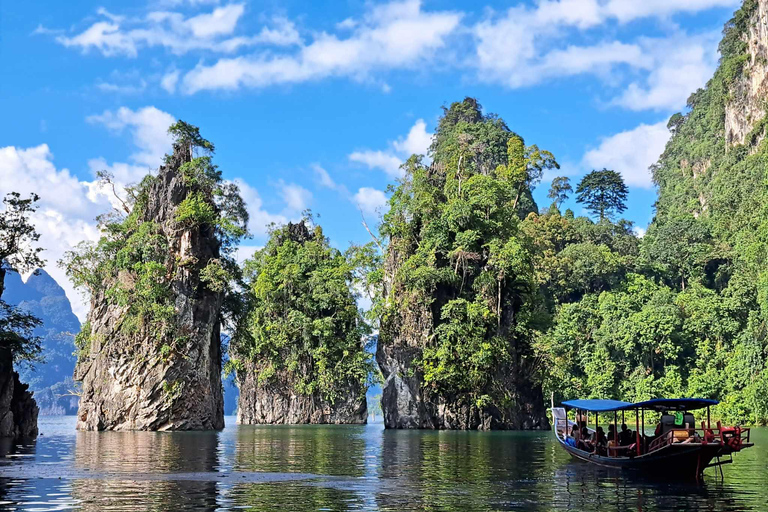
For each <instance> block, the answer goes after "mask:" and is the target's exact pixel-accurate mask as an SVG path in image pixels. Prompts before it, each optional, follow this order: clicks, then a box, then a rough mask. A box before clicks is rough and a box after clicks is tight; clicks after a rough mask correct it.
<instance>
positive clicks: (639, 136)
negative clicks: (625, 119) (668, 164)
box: [582, 121, 670, 188]
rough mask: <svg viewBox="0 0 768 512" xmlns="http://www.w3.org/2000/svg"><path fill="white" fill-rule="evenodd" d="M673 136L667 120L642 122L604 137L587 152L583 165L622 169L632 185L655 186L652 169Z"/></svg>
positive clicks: (623, 174)
mask: <svg viewBox="0 0 768 512" xmlns="http://www.w3.org/2000/svg"><path fill="white" fill-rule="evenodd" d="M669 137H670V134H669V130H668V129H667V123H666V121H662V122H660V123H656V124H651V125H648V124H641V125H640V126H638V127H637V128H634V129H632V130H627V131H624V132H621V133H617V134H616V135H612V136H610V137H606V138H605V139H603V140H602V141H601V142H600V145H599V146H598V147H596V148H594V149H591V150H589V151H587V152H586V153H585V155H584V158H583V160H582V165H583V167H584V168H586V169H591V168H594V169H602V168H603V167H607V168H608V169H613V170H615V171H617V172H620V173H621V175H622V177H623V178H624V181H625V182H626V183H627V185H629V186H632V187H641V188H651V187H653V179H652V177H651V172H650V171H649V169H648V168H649V167H650V166H651V165H652V164H654V163H655V162H656V161H657V160H658V158H659V155H660V154H661V153H662V152H663V151H664V146H665V145H666V144H667V141H668V140H669Z"/></svg>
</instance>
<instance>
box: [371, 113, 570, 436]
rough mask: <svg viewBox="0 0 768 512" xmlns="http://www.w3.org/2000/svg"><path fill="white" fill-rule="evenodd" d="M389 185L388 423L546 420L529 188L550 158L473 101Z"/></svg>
mask: <svg viewBox="0 0 768 512" xmlns="http://www.w3.org/2000/svg"><path fill="white" fill-rule="evenodd" d="M429 156H430V157H431V159H432V162H431V163H429V164H428V163H426V162H425V161H424V159H423V158H422V157H420V156H416V155H414V156H413V157H411V158H410V159H409V160H408V161H407V162H406V163H405V164H404V167H403V168H404V170H405V177H404V178H403V180H402V181H401V183H400V184H399V185H398V186H397V187H396V188H394V190H393V194H392V197H391V199H390V210H389V212H388V213H387V214H386V215H385V216H384V219H383V222H382V224H381V226H380V233H381V235H382V236H383V237H384V238H385V243H386V248H385V254H384V262H383V270H382V271H380V272H379V273H378V274H376V275H375V276H374V279H378V283H374V284H376V285H377V286H379V297H378V301H377V305H376V311H377V313H378V318H379V322H380V336H379V343H378V350H377V354H376V360H377V362H378V364H379V367H380V369H381V371H382V374H383V377H384V379H385V384H384V387H383V390H382V411H383V415H384V423H385V425H386V426H387V427H389V428H438V429H444V428H445V429H512V428H543V427H546V426H547V420H546V416H545V412H544V400H543V398H542V392H541V386H540V384H539V379H538V372H539V371H540V369H541V368H540V367H539V365H538V361H537V358H536V356H535V353H534V351H533V341H534V338H535V332H537V330H538V329H540V326H539V318H538V317H539V309H540V307H541V306H540V300H539V294H538V290H537V288H536V285H535V275H534V266H533V260H532V253H531V244H530V241H529V240H528V239H527V237H526V236H525V233H524V232H523V231H522V219H524V218H525V216H526V215H527V214H528V213H529V212H532V211H536V209H537V208H536V205H535V203H534V202H533V199H532V197H531V187H532V186H533V185H534V184H535V183H536V182H537V181H538V180H540V179H541V177H542V173H543V171H544V170H545V169H550V168H554V167H556V166H557V163H556V162H555V160H554V157H553V156H552V155H551V154H550V153H548V152H546V151H543V150H540V149H539V148H538V147H536V146H535V145H531V146H527V145H526V144H525V143H524V141H523V139H522V138H521V137H520V136H519V135H517V134H515V133H514V132H512V131H511V130H510V129H509V128H508V126H507V124H506V123H505V122H504V121H503V120H502V119H500V118H498V117H497V116H495V115H488V114H484V113H483V112H482V110H481V107H480V105H479V104H478V103H477V102H476V101H475V100H473V99H471V98H467V99H465V100H464V101H462V102H457V103H453V104H452V105H451V106H450V107H449V108H446V109H445V112H444V114H443V117H442V118H441V119H440V122H439V124H438V128H437V132H436V134H435V137H434V139H433V143H432V146H431V147H430V151H429Z"/></svg>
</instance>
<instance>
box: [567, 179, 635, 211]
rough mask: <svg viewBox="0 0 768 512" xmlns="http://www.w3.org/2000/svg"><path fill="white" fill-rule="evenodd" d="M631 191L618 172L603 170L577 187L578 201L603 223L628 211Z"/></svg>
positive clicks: (582, 180)
mask: <svg viewBox="0 0 768 512" xmlns="http://www.w3.org/2000/svg"><path fill="white" fill-rule="evenodd" d="M627 195H629V189H628V188H627V186H626V185H625V184H624V180H623V179H622V177H621V175H620V174H619V173H617V172H616V171H611V170H609V169H603V170H602V171H592V172H591V173H589V174H587V175H586V176H584V177H583V178H582V179H581V181H580V182H579V185H578V186H577V187H576V201H577V202H579V203H582V204H584V205H585V206H586V208H587V210H589V211H590V212H592V213H593V214H595V215H597V216H598V217H599V218H600V220H601V221H603V220H605V219H607V218H610V217H611V216H613V214H614V213H622V212H623V211H625V210H626V209H627V205H626V201H627Z"/></svg>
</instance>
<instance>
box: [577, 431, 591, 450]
mask: <svg viewBox="0 0 768 512" xmlns="http://www.w3.org/2000/svg"><path fill="white" fill-rule="evenodd" d="M577 447H578V448H579V449H581V450H585V451H592V439H591V436H590V435H589V429H588V428H587V427H581V436H580V438H579V440H578V442H577Z"/></svg>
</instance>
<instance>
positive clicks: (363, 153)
mask: <svg viewBox="0 0 768 512" xmlns="http://www.w3.org/2000/svg"><path fill="white" fill-rule="evenodd" d="M431 143H432V134H431V133H428V132H427V123H425V122H424V120H423V119H418V120H417V121H416V122H415V123H414V125H413V126H412V127H411V129H410V130H409V131H408V135H407V136H406V137H405V138H403V137H399V138H398V139H397V140H395V141H392V142H390V143H389V146H390V148H389V149H387V150H385V151H381V150H378V151H374V150H370V149H364V150H359V151H354V152H352V153H350V154H349V156H348V158H349V160H350V161H351V162H356V163H360V164H363V165H365V166H367V167H368V168H369V169H379V170H381V171H384V172H385V173H386V174H387V175H388V176H390V177H391V178H400V177H402V175H403V171H402V169H400V165H401V164H402V163H403V162H404V161H405V160H407V159H408V158H409V157H410V156H411V155H413V154H417V155H426V154H427V149H429V145H430V144H431Z"/></svg>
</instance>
